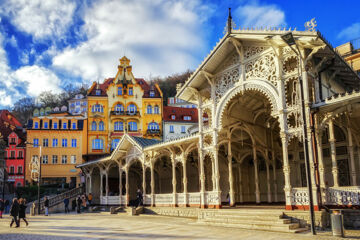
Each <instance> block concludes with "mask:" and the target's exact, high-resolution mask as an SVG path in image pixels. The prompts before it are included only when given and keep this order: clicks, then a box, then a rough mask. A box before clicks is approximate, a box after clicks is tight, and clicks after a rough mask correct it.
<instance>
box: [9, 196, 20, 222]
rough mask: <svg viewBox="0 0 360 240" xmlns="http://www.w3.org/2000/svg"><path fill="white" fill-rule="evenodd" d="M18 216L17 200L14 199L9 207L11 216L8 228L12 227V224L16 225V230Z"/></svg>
mask: <svg viewBox="0 0 360 240" xmlns="http://www.w3.org/2000/svg"><path fill="white" fill-rule="evenodd" d="M18 215H19V203H18V200H17V198H14V199H13V203H12V204H11V207H10V216H12V219H11V223H10V227H12V225H13V224H14V222H15V224H16V227H17V228H18V227H19V221H18Z"/></svg>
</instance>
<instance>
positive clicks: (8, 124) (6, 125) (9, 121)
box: [0, 110, 22, 141]
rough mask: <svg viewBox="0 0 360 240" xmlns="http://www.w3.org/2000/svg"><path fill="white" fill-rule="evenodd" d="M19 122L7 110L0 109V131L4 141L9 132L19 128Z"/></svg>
mask: <svg viewBox="0 0 360 240" xmlns="http://www.w3.org/2000/svg"><path fill="white" fill-rule="evenodd" d="M21 128H22V126H21V123H20V122H19V121H18V120H17V119H16V118H15V116H14V115H12V114H11V113H10V112H9V111H8V110H0V133H1V136H2V137H3V139H4V140H5V141H7V138H8V136H9V134H10V133H11V132H12V131H15V130H16V129H21Z"/></svg>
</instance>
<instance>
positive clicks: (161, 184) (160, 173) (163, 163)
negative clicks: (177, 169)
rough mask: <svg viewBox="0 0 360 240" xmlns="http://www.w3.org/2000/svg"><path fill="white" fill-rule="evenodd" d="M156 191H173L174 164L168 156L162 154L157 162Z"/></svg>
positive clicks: (159, 192) (160, 192)
mask: <svg viewBox="0 0 360 240" xmlns="http://www.w3.org/2000/svg"><path fill="white" fill-rule="evenodd" d="M154 170H155V172H156V174H155V193H156V194H162V193H172V165H171V160H170V158H169V157H168V156H162V157H160V158H158V159H157V160H156V162H155V166H154Z"/></svg>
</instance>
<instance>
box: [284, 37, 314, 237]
mask: <svg viewBox="0 0 360 240" xmlns="http://www.w3.org/2000/svg"><path fill="white" fill-rule="evenodd" d="M281 38H282V40H283V41H284V42H285V43H286V44H287V45H288V46H289V47H290V48H291V50H292V51H293V52H294V53H295V54H296V55H297V57H298V59H299V62H298V75H299V85H300V97H301V114H302V118H303V134H304V143H303V145H304V151H305V154H304V157H305V171H306V183H307V188H308V195H309V210H310V220H311V221H310V222H311V232H312V234H313V235H316V232H315V219H314V202H313V194H312V185H311V173H310V162H309V146H308V144H307V143H308V134H307V124H306V116H305V102H304V87H303V80H302V76H301V74H300V69H301V70H302V64H303V63H302V56H301V53H300V50H299V47H298V45H297V44H296V42H295V39H294V36H293V34H292V32H289V33H286V34H284V35H282V36H281ZM293 45H295V47H296V49H297V51H296V50H295V49H294V48H293V47H292V46H293Z"/></svg>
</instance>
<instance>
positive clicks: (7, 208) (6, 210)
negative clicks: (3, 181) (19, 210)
mask: <svg viewBox="0 0 360 240" xmlns="http://www.w3.org/2000/svg"><path fill="white" fill-rule="evenodd" d="M9 206H10V201H9V200H8V199H5V214H7V213H9Z"/></svg>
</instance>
